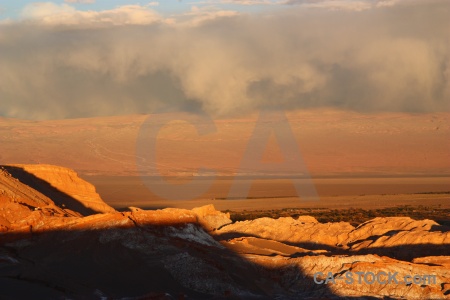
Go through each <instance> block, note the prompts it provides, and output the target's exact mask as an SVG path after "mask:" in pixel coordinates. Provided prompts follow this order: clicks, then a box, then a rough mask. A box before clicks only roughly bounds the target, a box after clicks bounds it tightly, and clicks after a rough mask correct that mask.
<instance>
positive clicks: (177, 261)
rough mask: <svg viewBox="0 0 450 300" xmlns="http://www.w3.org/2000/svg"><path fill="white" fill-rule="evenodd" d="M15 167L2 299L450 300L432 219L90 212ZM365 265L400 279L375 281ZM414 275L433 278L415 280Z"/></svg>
mask: <svg viewBox="0 0 450 300" xmlns="http://www.w3.org/2000/svg"><path fill="white" fill-rule="evenodd" d="M25 169H26V168H25ZM9 171H10V170H8V169H5V168H3V169H0V226H1V229H2V230H1V231H0V286H1V287H2V289H0V298H1V299H36V298H39V299H102V298H103V299H105V298H106V299H333V298H334V299H338V298H343V297H350V298H351V297H355V298H358V299H359V298H361V297H368V298H366V299H373V298H380V299H383V298H386V299H387V298H388V299H450V253H449V249H450V234H449V232H448V230H447V229H446V228H445V227H442V226H439V224H437V223H436V222H434V221H431V220H412V219H410V218H375V219H373V220H370V221H368V222H365V223H364V224H361V225H360V226H358V227H356V228H355V227H353V226H352V225H350V224H349V223H345V222H341V223H326V224H322V223H320V222H318V221H317V220H316V219H314V218H313V217H309V216H301V217H299V218H298V219H293V218H279V219H276V220H275V219H270V218H261V219H256V220H253V221H243V222H236V223H231V220H230V219H229V215H227V214H224V213H221V212H219V211H216V210H215V209H214V206H212V205H208V206H204V207H199V208H194V209H192V210H186V209H175V208H167V209H162V210H154V211H147V210H142V209H139V208H135V207H133V208H130V209H129V211H127V212H116V211H114V210H112V211H110V210H109V209H107V208H106V210H108V212H107V213H99V214H91V215H88V216H83V213H82V212H80V211H77V210H71V209H69V208H67V207H61V206H62V205H59V204H57V201H54V199H53V198H50V197H49V195H50V196H52V195H53V196H54V195H58V194H51V193H49V192H48V191H47V190H45V189H43V190H41V191H39V187H36V188H33V187H32V185H27V184H26V180H23V181H22V180H18V179H17V178H15V176H14V172H9ZM27 172H30V173H32V174H33V176H35V177H36V178H39V180H43V179H44V178H46V176H47V177H48V176H50V175H49V172H50V171H48V170H47V171H42V173H39V172H38V171H32V170H30V169H28V171H27ZM33 172H34V173H33ZM50 173H51V172H50ZM58 174H60V175H58V176H55V178H56V179H55V178H53V179H52V180H50V179H48V178H47V179H48V180H49V182H52V183H51V187H52V188H56V187H59V189H61V190H64V193H66V194H67V195H69V194H70V195H71V197H72V199H78V201H80V202H83V201H84V200H83V199H85V198H83V197H86V198H88V195H89V193H92V190H91V189H90V188H86V189H85V190H84V192H82V193H81V192H78V191H76V190H74V189H72V188H70V187H69V184H68V183H67V182H66V179H67V178H74V182H76V183H79V182H80V181H78V179H75V177H73V176H74V175H73V173H70V172H69V173H66V174H65V171H63V170H61V171H60V173H58ZM63 178H64V180H63ZM62 181H64V182H66V183H64V184H63V183H62ZM37 182H38V183H40V182H39V181H37ZM58 182H59V183H58ZM31 183H32V184H33V182H31ZM34 184H35V183H34ZM49 185H50V183H49ZM47 188H48V186H47ZM81 190H82V189H81ZM82 191H83V190H82ZM83 193H84V194H83ZM81 194H83V195H84V196H80V195H81ZM76 197H78V198H76ZM93 199H96V200H95V201H97V202H98V201H99V200H98V199H99V198H95V197H94V198H93ZM95 201H94V202H95ZM83 203H84V202H83ZM85 207H86V206H85ZM90 207H91V208H94V207H95V206H90ZM99 207H102V206H99ZM100 209H102V208H100ZM103 209H105V208H103ZM109 211H110V212H109ZM356 272H362V274H369V276H368V277H367V278H366V279H368V280H369V281H371V280H372V279H373V278H372V277H371V275H370V274H380V273H383V272H384V273H385V274H389V273H390V274H396V275H395V281H393V280H392V278H391V281H390V282H385V283H380V282H372V283H371V282H367V281H365V279H362V280H358V276H359V275H358V274H357V273H356ZM384 273H383V274H384ZM348 274H352V279H353V282H352V283H348V282H346V281H345V279H347V280H348V277H347V276H348ZM414 275H418V276H422V277H421V279H424V278H425V279H427V280H428V281H423V280H422V281H420V282H417V283H411V282H408V277H405V276H414ZM428 275H430V276H432V277H429V276H428ZM330 276H331V278H333V280H329V281H328V282H327V283H325V280H327V278H328V279H329V278H330ZM424 276H428V277H424ZM381 279H384V280H386V279H387V276H384V277H382V278H381ZM409 279H410V280H411V278H409Z"/></svg>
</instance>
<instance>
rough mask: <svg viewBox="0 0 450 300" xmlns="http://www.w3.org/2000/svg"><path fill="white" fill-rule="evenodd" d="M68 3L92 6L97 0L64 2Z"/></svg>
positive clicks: (67, 0)
mask: <svg viewBox="0 0 450 300" xmlns="http://www.w3.org/2000/svg"><path fill="white" fill-rule="evenodd" d="M64 2H66V3H83V4H92V3H95V0H64Z"/></svg>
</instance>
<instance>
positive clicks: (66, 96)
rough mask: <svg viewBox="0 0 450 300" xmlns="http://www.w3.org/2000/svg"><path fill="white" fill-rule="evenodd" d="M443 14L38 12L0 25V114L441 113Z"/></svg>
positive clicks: (438, 7)
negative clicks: (324, 110)
mask: <svg viewBox="0 0 450 300" xmlns="http://www.w3.org/2000/svg"><path fill="white" fill-rule="evenodd" d="M448 9H450V3H449V2H448V1H442V2H440V3H436V2H433V3H432V4H428V2H427V3H425V2H424V3H422V4H417V5H416V4H414V5H393V6H390V7H384V8H382V9H373V10H370V11H366V13H364V16H363V17H362V15H361V14H360V13H347V12H343V11H342V10H330V9H312V10H311V9H305V7H303V6H301V5H298V6H290V7H282V8H281V9H279V10H277V12H271V13H270V14H254V15H252V14H237V13H236V12H232V11H231V12H224V11H221V10H217V9H213V8H205V7H203V8H193V10H192V11H191V12H189V13H187V14H184V15H182V16H176V17H175V20H174V22H175V24H168V20H167V19H164V18H162V17H161V16H159V15H154V14H155V13H154V12H153V11H152V10H150V9H149V8H146V7H143V6H136V5H134V6H126V7H119V8H117V9H115V10H108V11H101V12H82V11H77V10H75V9H74V8H73V7H71V6H69V5H55V4H48V3H47V4H41V5H40V6H37V7H33V8H32V9H28V10H27V11H24V19H25V21H23V22H15V23H9V24H3V25H0V26H1V28H0V53H2V55H0V66H1V70H2V71H1V72H0V99H1V101H2V102H1V104H2V105H1V106H0V115H6V116H10V117H21V118H64V117H81V116H96V115H107V114H128V113H145V112H151V111H154V110H156V109H167V110H170V109H173V110H177V109H178V110H191V111H192V110H200V109H202V110H205V111H207V112H209V113H211V114H213V115H233V114H239V113H244V112H249V111H253V110H258V109H261V108H262V107H271V106H277V107H280V108H283V109H298V108H307V107H336V108H342V109H351V110H356V111H364V112H372V111H409V112H410V111H414V112H428V111H448V110H449V106H448V99H450V58H449V57H450V56H449V53H450V44H449V40H448V28H450V19H449V18H448V13H447V11H448ZM141 14H143V15H141ZM63 16H64V17H63ZM147 16H148V17H147ZM30 20H32V21H30ZM67 20H69V21H70V22H68V21H67ZM153 20H157V21H153ZM154 22H157V23H156V25H155V23H154ZM41 23H44V24H47V25H48V26H36V24H41ZM60 24H66V26H60ZM71 24H73V25H71ZM81 24H84V25H81ZM98 24H102V26H98ZM136 24H140V25H142V26H130V25H136ZM111 25H115V26H111Z"/></svg>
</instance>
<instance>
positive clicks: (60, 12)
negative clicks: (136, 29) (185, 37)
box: [22, 2, 162, 26]
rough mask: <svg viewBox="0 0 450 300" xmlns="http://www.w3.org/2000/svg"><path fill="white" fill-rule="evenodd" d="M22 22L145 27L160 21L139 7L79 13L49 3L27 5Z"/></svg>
mask: <svg viewBox="0 0 450 300" xmlns="http://www.w3.org/2000/svg"><path fill="white" fill-rule="evenodd" d="M22 18H23V19H24V20H31V21H34V22H40V23H42V24H46V25H71V26H73V25H81V26H93V25H100V26H105V25H106V26H107V25H145V24H152V23H155V22H159V21H162V17H161V16H160V15H159V14H158V13H156V12H155V11H154V10H152V9H150V8H148V7H144V6H140V5H124V6H120V7H117V8H114V9H110V10H103V11H92V10H91V11H80V10H76V9H75V8H74V7H72V6H70V5H68V4H61V5H58V4H54V3H51V2H41V3H33V4H29V5H27V6H26V7H25V8H24V10H23V12H22Z"/></svg>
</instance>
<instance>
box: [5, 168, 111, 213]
mask: <svg viewBox="0 0 450 300" xmlns="http://www.w3.org/2000/svg"><path fill="white" fill-rule="evenodd" d="M4 169H6V170H7V171H8V172H9V173H10V174H12V175H13V176H14V177H16V178H17V179H19V180H20V181H21V182H23V183H25V184H27V185H29V186H30V187H32V188H34V189H36V190H38V191H40V192H41V193H44V194H45V195H48V196H49V197H50V198H51V199H52V200H53V201H54V202H55V203H56V204H57V205H62V206H65V207H68V208H69V209H72V210H74V211H77V212H80V213H81V214H83V215H88V214H92V213H108V212H114V211H115V210H114V209H113V208H112V207H111V206H109V205H108V204H106V203H105V202H104V201H103V200H102V199H101V198H100V196H99V194H97V192H96V191H95V187H94V186H93V185H92V184H90V183H89V182H87V181H85V180H83V179H81V178H80V177H79V176H78V174H77V173H76V172H75V171H73V170H71V169H68V168H64V167H60V166H52V165H42V164H38V165H8V166H4Z"/></svg>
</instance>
